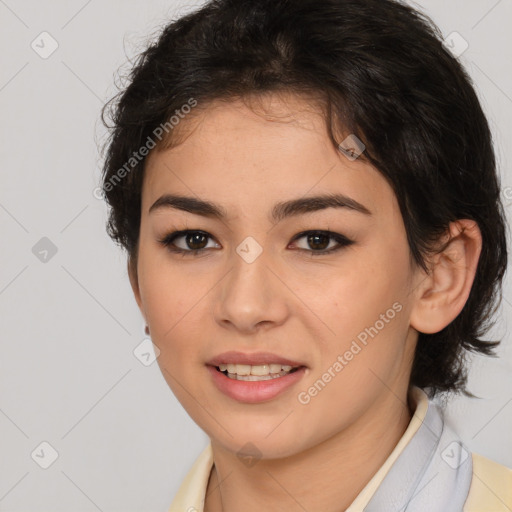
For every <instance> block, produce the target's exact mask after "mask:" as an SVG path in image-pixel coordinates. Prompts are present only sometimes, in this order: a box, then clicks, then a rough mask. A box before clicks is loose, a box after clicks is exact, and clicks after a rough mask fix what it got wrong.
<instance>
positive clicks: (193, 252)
mask: <svg viewBox="0 0 512 512" xmlns="http://www.w3.org/2000/svg"><path fill="white" fill-rule="evenodd" d="M191 233H194V234H197V233H199V234H201V235H204V236H206V237H208V238H213V237H211V236H210V235H209V234H208V233H206V232H205V231H201V230H194V229H185V230H181V231H174V232H172V233H169V234H168V235H166V236H165V237H164V238H162V239H159V240H158V242H159V243H161V244H162V245H163V246H165V247H167V249H168V250H169V251H171V252H173V253H176V254H181V255H182V256H184V257H185V256H197V255H200V254H204V251H206V250H207V249H206V248H203V249H190V250H186V249H180V248H177V247H176V246H174V245H173V242H174V241H175V240H176V239H177V238H181V237H182V236H185V235H188V234H191ZM309 234H320V235H324V236H327V237H329V238H330V239H332V240H334V241H336V242H337V243H338V244H339V245H337V246H336V247H333V248H331V249H328V250H324V251H313V250H309V249H299V250H300V251H306V252H309V253H310V255H311V257H315V256H322V255H326V254H332V253H334V252H336V251H339V250H340V249H342V248H343V247H348V246H349V245H352V244H353V243H354V241H353V240H350V239H348V238H347V237H345V236H343V235H340V234H339V233H334V232H332V231H324V230H308V231H302V232H301V233H298V234H297V235H295V237H294V238H293V239H292V242H295V241H296V240H300V239H301V238H303V237H305V236H307V235H309Z"/></svg>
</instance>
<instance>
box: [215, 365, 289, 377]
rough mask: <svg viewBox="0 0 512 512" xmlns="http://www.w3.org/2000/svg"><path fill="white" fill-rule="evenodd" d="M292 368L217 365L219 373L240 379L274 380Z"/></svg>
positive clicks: (281, 366)
mask: <svg viewBox="0 0 512 512" xmlns="http://www.w3.org/2000/svg"><path fill="white" fill-rule="evenodd" d="M292 368H293V367H292V366H290V365H286V364H283V365H281V364H277V363H271V364H257V365H250V364H231V363H230V364H219V369H220V371H221V372H225V371H227V372H228V374H232V375H238V376H240V377H252V376H254V377H268V378H275V377H280V376H282V375H286V374H287V373H289V372H290V371H291V370H292ZM239 380H266V379H259V378H258V379H251V378H247V379H239Z"/></svg>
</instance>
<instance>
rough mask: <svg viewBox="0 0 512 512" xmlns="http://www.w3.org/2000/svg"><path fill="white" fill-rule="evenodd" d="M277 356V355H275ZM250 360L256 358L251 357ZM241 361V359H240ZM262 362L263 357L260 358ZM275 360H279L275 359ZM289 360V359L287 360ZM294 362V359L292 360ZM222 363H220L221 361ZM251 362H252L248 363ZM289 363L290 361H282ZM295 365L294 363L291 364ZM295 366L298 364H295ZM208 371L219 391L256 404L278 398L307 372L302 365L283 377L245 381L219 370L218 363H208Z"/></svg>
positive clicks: (244, 401) (241, 400)
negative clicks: (228, 375) (231, 377)
mask: <svg viewBox="0 0 512 512" xmlns="http://www.w3.org/2000/svg"><path fill="white" fill-rule="evenodd" d="M274 357H275V356H274ZM249 359H250V360H254V358H251V357H249ZM238 361H240V360H238ZM259 361H260V362H261V359H260V360H259ZM273 361H274V362H276V363H277V362H279V361H278V360H276V359H274V360H273ZM287 361H289V360H287ZM291 362H293V361H291ZM219 364H220V363H219ZM246 364H250V363H246ZM281 364H288V363H281ZM291 366H294V365H291ZM295 366H298V365H296V364H295ZM207 368H208V371H209V372H210V375H211V377H212V380H213V383H214V384H215V386H216V387H217V389H218V390H219V391H221V392H222V393H224V394H225V395H227V396H228V397H230V398H232V399H233V400H237V401H238V402H243V403H248V404H254V403H259V402H266V401H268V400H272V399H274V398H276V397H277V396H278V395H280V394H281V393H283V392H284V391H285V390H286V389H289V388H290V387H291V386H293V385H294V384H296V383H297V382H299V381H300V380H301V379H302V377H304V374H305V372H306V367H305V366H301V367H300V368H299V369H298V370H296V371H294V372H293V373H289V374H288V375H285V376H283V377H277V378H275V379H269V380H260V381H245V380H234V379H230V378H229V377H227V376H226V375H224V373H222V372H220V371H219V370H217V365H210V364H209V365H207Z"/></svg>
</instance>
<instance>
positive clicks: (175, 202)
mask: <svg viewBox="0 0 512 512" xmlns="http://www.w3.org/2000/svg"><path fill="white" fill-rule="evenodd" d="M168 208H171V209H175V210H181V211H185V212H189V213H194V214H196V215H201V216H203V217H209V218H216V219H219V220H224V219H226V218H227V217H228V215H227V212H226V210H225V209H224V208H223V207H222V206H220V205H217V204H215V203H212V202H210V201H205V200H203V199H198V198H196V197H188V196H180V195H174V194H164V195H163V196H161V197H159V198H158V199H157V200H156V201H155V202H154V203H153V204H152V205H151V207H150V208H149V211H148V213H152V212H155V211H157V210H163V209H168ZM327 208H347V209H349V210H354V211H356V212H359V213H363V214H365V215H370V216H371V215H372V212H371V211H370V210H368V208H366V206H364V205H362V204H361V203H359V202H358V201H356V200H355V199H352V198H351V197H348V196H346V195H344V194H325V195H318V196H306V197H301V198H299V199H291V200H289V201H283V202H280V203H276V204H275V205H274V207H273V208H272V212H271V215H270V220H271V221H272V222H279V221H281V220H283V219H286V218H288V217H293V216H296V215H302V214H305V213H312V212H317V211H320V210H325V209H327Z"/></svg>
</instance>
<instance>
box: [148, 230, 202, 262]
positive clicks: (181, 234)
mask: <svg viewBox="0 0 512 512" xmlns="http://www.w3.org/2000/svg"><path fill="white" fill-rule="evenodd" d="M208 238H211V236H210V235H209V234H208V233H206V232H204V231H192V230H183V231H174V232H173V233H170V234H168V235H166V236H165V237H164V238H162V239H161V240H158V241H159V242H160V243H161V244H162V245H164V246H165V247H167V248H168V249H169V251H171V252H174V253H177V254H182V255H183V256H187V255H197V254H200V253H202V252H203V251H204V250H205V249H208V248H211V247H208V246H207V244H206V241H207V240H208ZM180 239H183V240H184V247H180V246H177V245H176V244H175V241H176V240H180Z"/></svg>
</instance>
